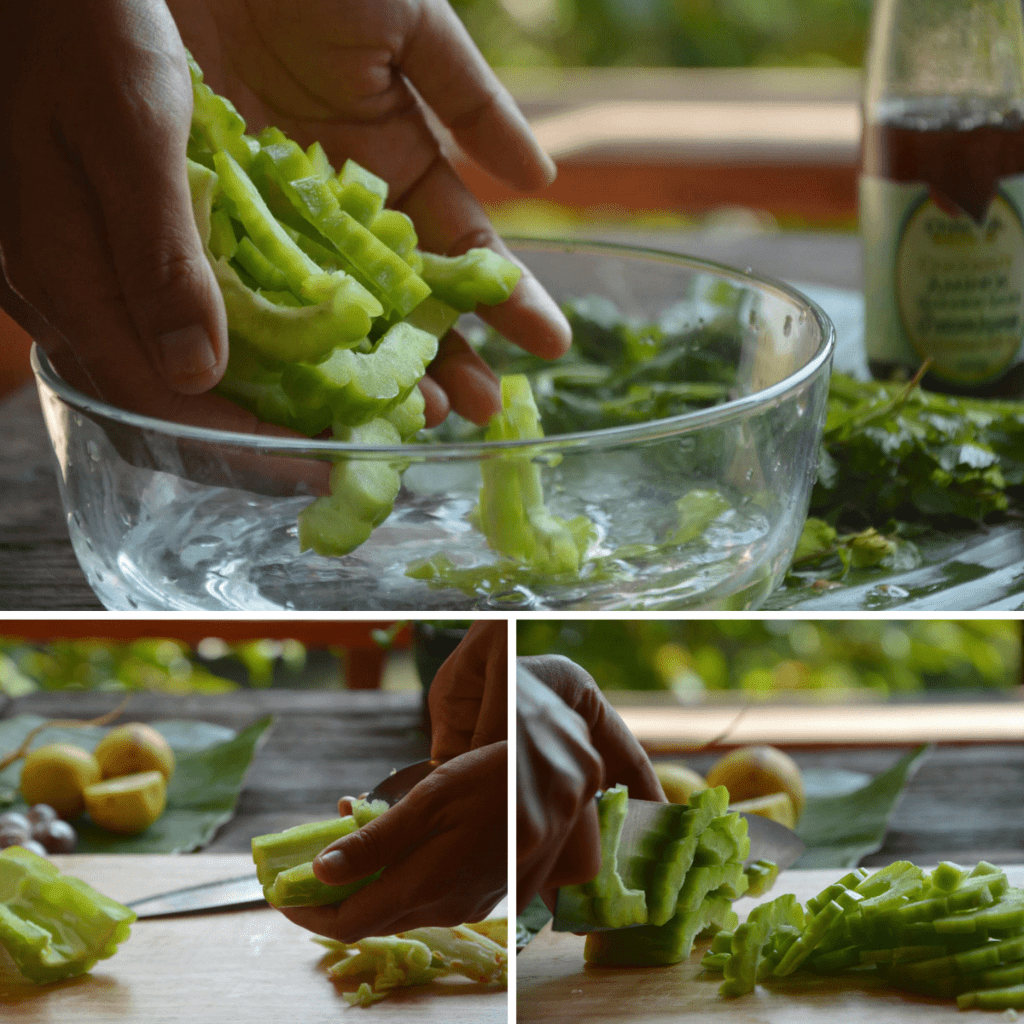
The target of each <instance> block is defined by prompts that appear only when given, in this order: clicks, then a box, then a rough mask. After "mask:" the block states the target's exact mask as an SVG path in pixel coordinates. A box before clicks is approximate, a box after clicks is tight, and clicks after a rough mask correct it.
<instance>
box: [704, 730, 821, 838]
mask: <svg viewBox="0 0 1024 1024" xmlns="http://www.w3.org/2000/svg"><path fill="white" fill-rule="evenodd" d="M707 780H708V785H709V786H725V788H726V789H727V790H729V799H730V802H732V803H736V802H738V801H740V800H753V799H754V797H758V796H768V795H769V794H770V793H788V794H789V797H790V799H791V800H792V801H793V810H794V812H795V813H796V820H797V821H799V820H800V815H801V814H802V813H803V809H804V783H803V779H802V778H801V776H800V769H799V768H798V767H797V763H796V761H794V760H793V758H791V757H790V756H789V754H785V753H783V752H782V751H781V750H779V749H778V748H776V747H739V748H738V749H736V750H732V751H730V752H729V753H728V754H726V755H725V757H723V758H722V759H721V760H720V761H718V762H716V763H715V764H714V765H713V766H712V768H711V771H709V772H708V774H707Z"/></svg>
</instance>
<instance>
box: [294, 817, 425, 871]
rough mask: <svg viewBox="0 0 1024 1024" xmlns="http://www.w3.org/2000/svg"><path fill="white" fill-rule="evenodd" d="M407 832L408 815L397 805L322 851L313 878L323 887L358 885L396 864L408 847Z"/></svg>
mask: <svg viewBox="0 0 1024 1024" xmlns="http://www.w3.org/2000/svg"><path fill="white" fill-rule="evenodd" d="M408 799H409V798H408V797H406V798H405V800H404V801H403V803H405V802H406V801H407V800H408ZM410 832H411V829H410V821H409V815H408V814H403V813H402V811H401V810H399V809H398V807H397V805H396V807H393V808H391V809H389V810H387V811H385V812H384V813H383V814H381V815H380V816H379V817H377V818H374V819H373V820H372V821H370V822H367V823H366V824H365V825H363V826H362V827H360V828H358V829H356V831H355V832H352V833H350V834H349V835H347V836H345V837H344V838H342V839H338V840H336V841H335V842H333V843H331V845H330V846H328V847H327V848H326V849H325V850H322V851H321V852H320V853H319V854H318V855H317V856H316V858H315V859H314V860H313V874H314V875H315V876H316V877H317V878H318V879H319V880H320V881H321V882H323V883H324V884H325V885H345V884H347V883H348V882H358V881H359V880H360V879H361V878H365V877H366V876H367V875H372V874H373V873H374V872H375V871H379V870H380V869H381V868H384V867H386V866H387V865H388V864H389V863H391V862H392V861H395V860H397V859H398V858H399V857H400V856H401V854H402V853H404V852H405V850H406V849H408V847H409V845H410V844H409V836H410Z"/></svg>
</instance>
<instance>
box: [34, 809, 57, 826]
mask: <svg viewBox="0 0 1024 1024" xmlns="http://www.w3.org/2000/svg"><path fill="white" fill-rule="evenodd" d="M59 817H60V815H59V814H58V813H57V812H56V811H55V810H54V809H53V808H52V807H51V806H50V805H49V804H33V805H32V806H31V807H30V808H29V809H28V820H29V821H30V822H31V823H32V824H33V825H36V824H38V823H39V822H43V821H56V820H57V819H58V818H59Z"/></svg>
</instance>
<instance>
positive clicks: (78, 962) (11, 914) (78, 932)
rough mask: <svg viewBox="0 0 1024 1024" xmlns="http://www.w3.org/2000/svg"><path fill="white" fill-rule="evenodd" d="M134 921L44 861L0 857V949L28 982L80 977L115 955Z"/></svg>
mask: <svg viewBox="0 0 1024 1024" xmlns="http://www.w3.org/2000/svg"><path fill="white" fill-rule="evenodd" d="M135 916H136V915H135V912H134V911H132V910H129V909H128V907H125V906H122V905H121V904H120V903H118V902H116V901H115V900H112V899H110V898H108V897H106V896H104V895H102V894H101V893H98V892H97V891H96V890H95V889H93V888H92V887H90V886H88V885H86V883H85V882H82V881H80V880H79V879H77V878H71V877H68V876H66V875H61V874H60V872H59V871H58V870H57V868H55V867H54V866H53V865H52V864H51V863H50V862H49V861H48V860H46V858H45V857H40V856H38V855H37V854H34V853H30V852H29V851H28V850H24V849H22V848H21V847H19V846H9V847H7V849H5V850H2V851H0V945H2V946H3V947H4V949H6V951H7V952H8V953H9V954H10V957H11V959H12V960H13V961H14V963H15V965H16V966H17V968H18V970H19V971H20V972H21V973H22V974H23V975H24V977H26V978H27V979H28V980H29V981H32V982H35V983H36V984H40V985H46V984H49V983H50V982H54V981H61V980H63V979H64V978H72V977H75V976H77V975H79V974H84V973H85V972H86V971H88V970H90V969H91V968H92V967H93V966H94V965H95V964H96V963H97V962H98V961H99V960H103V959H106V958H107V957H110V956H113V954H114V953H115V952H117V947H118V945H119V944H120V943H121V942H123V941H124V940H125V939H127V938H128V935H129V932H130V925H131V923H132V922H133V921H134V920H135Z"/></svg>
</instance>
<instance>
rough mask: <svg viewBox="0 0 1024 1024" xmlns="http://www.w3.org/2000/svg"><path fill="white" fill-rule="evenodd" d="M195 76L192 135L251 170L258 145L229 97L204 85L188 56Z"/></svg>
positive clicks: (199, 71)
mask: <svg viewBox="0 0 1024 1024" xmlns="http://www.w3.org/2000/svg"><path fill="white" fill-rule="evenodd" d="M188 69H189V74H190V75H191V76H192V133H193V135H195V134H198V135H199V136H200V137H201V138H202V139H203V141H204V143H205V145H206V149H207V150H209V151H210V152H212V153H216V152H218V151H220V150H223V151H224V152H227V153H230V154H231V156H232V157H234V159H235V160H237V161H238V163H239V164H241V166H242V167H248V166H249V164H250V163H251V161H252V157H253V155H254V153H255V152H256V150H257V149H258V145H257V144H256V141H255V140H254V139H250V138H249V137H248V136H246V134H245V121H243V120H242V116H241V115H240V114H239V113H238V111H237V110H235V108H234V105H233V104H232V103H231V101H230V100H229V99H227V98H226V97H225V96H219V95H217V93H215V92H214V91H213V90H212V89H211V88H210V87H209V86H208V85H206V84H205V83H204V82H203V72H202V70H201V69H200V67H199V65H198V64H197V63H196V62H195V61H194V60H193V59H192V55H191V54H188Z"/></svg>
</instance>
